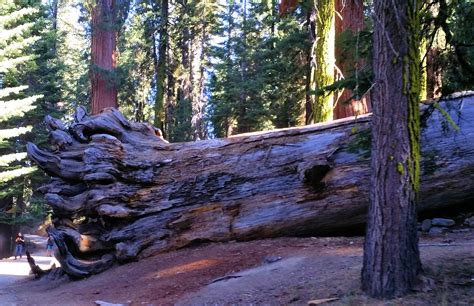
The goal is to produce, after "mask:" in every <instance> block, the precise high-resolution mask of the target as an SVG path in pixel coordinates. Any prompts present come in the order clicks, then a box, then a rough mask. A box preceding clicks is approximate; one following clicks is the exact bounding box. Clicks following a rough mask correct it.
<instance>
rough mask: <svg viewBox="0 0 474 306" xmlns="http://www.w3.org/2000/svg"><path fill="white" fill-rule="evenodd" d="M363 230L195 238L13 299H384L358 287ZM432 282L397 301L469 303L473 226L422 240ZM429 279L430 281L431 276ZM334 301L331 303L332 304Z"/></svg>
mask: <svg viewBox="0 0 474 306" xmlns="http://www.w3.org/2000/svg"><path fill="white" fill-rule="evenodd" d="M362 242H363V239H362V237H352V238H278V239H267V240H260V241H250V242H230V243H214V244H208V245H199V246H195V247H191V248H186V249H181V250H178V251H175V252H171V253H167V254H158V255H156V256H153V257H151V258H148V259H146V260H141V261H139V262H134V263H129V264H127V265H122V266H116V267H113V268H112V269H110V270H109V271H107V272H105V273H103V274H100V275H96V276H93V277H90V278H88V279H85V280H80V281H74V282H71V281H67V280H65V279H62V280H61V279H60V280H56V281H50V280H40V281H35V280H22V281H20V282H17V283H15V286H14V287H11V286H10V287H9V289H10V290H11V293H12V294H15V296H16V299H17V300H16V301H17V305H20V306H21V305H95V301H97V300H101V301H107V302H110V303H123V304H129V305H204V304H208V305H223V304H226V305H228V304H238V305H242V304H243V305H248V304H254V305H255V304H256V305H260V304H265V305H306V304H307V302H308V301H309V300H313V299H320V298H337V299H338V300H337V301H335V302H333V304H334V305H361V304H367V305H382V304H381V303H380V302H379V301H376V300H371V299H368V298H367V297H365V296H364V295H363V294H362V293H361V292H360V289H359V287H360V269H361V263H362ZM421 255H422V261H423V264H424V267H425V271H426V275H427V276H428V277H429V278H431V279H433V282H427V284H421V285H420V287H419V288H420V290H425V291H426V292H423V291H420V292H415V293H413V294H412V295H409V296H408V297H405V298H403V299H395V300H394V301H393V303H394V304H397V305H406V304H408V305H438V304H445V305H472V304H474V281H472V279H473V278H474V231H472V230H471V231H470V232H468V233H462V234H453V233H450V234H447V235H444V236H441V237H437V238H430V237H425V238H423V239H422V241H421ZM432 283H433V284H432ZM333 304H331V305H333Z"/></svg>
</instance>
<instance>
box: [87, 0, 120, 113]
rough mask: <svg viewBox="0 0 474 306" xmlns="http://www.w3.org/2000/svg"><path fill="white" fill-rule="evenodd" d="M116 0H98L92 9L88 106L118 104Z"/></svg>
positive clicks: (95, 110)
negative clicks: (116, 82) (90, 97)
mask: <svg viewBox="0 0 474 306" xmlns="http://www.w3.org/2000/svg"><path fill="white" fill-rule="evenodd" d="M115 10H116V8H115V0H97V2H96V5H95V6H94V8H93V9H92V14H91V15H92V46H91V49H92V50H91V51H92V55H91V56H92V68H91V90H92V93H91V96H92V101H91V110H92V114H98V113H100V111H101V110H102V109H104V108H105V107H118V104H117V87H116V85H115V82H114V80H113V73H114V72H115V67H116V66H117V51H116V46H117V34H118V31H117V23H116V18H115V16H116V14H115Z"/></svg>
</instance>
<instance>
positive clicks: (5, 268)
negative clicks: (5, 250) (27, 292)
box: [0, 256, 53, 276]
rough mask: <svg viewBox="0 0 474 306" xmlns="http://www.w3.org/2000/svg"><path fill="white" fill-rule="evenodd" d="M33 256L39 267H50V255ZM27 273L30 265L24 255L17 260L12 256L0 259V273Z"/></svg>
mask: <svg viewBox="0 0 474 306" xmlns="http://www.w3.org/2000/svg"><path fill="white" fill-rule="evenodd" d="M33 258H34V260H35V262H36V264H37V265H38V266H39V267H40V268H41V269H48V268H50V267H51V264H52V260H53V258H52V257H46V256H33ZM29 274H30V266H29V265H28V261H26V256H23V257H22V258H21V259H20V258H17V260H14V257H10V258H8V259H4V260H1V261H0V275H10V276H26V275H29Z"/></svg>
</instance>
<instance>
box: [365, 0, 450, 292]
mask: <svg viewBox="0 0 474 306" xmlns="http://www.w3.org/2000/svg"><path fill="white" fill-rule="evenodd" d="M374 8H375V12H374V24H375V28H374V58H373V69H374V83H375V86H374V89H373V93H372V101H373V102H374V103H373V104H374V109H373V112H374V113H373V122H372V154H373V155H372V163H371V170H372V175H371V180H370V184H371V188H370V205H369V213H368V219H367V234H366V238H365V244H364V261H363V268H362V289H363V290H364V291H365V292H367V293H368V294H369V295H370V296H373V297H377V298H392V297H395V296H400V295H405V294H407V293H409V292H410V290H411V289H412V288H413V287H414V285H415V281H416V276H417V274H418V273H419V272H420V271H421V262H420V254H419V250H418V235H417V217H416V207H417V202H418V191H419V186H420V135H421V134H420V128H421V127H420V113H419V101H420V97H419V95H420V85H421V84H420V72H421V71H420V55H419V51H418V50H419V49H418V48H419V43H420V32H421V31H420V18H419V16H420V15H419V14H420V13H419V11H420V10H421V6H420V1H416V0H415V1H405V0H393V1H388V0H377V1H375V2H374ZM439 141H441V139H440V140H439ZM438 192H439V191H438Z"/></svg>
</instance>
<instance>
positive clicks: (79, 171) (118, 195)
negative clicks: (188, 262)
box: [28, 97, 474, 277]
mask: <svg viewBox="0 0 474 306" xmlns="http://www.w3.org/2000/svg"><path fill="white" fill-rule="evenodd" d="M441 105H442V107H444V108H445V109H446V111H447V112H449V113H450V115H451V116H452V118H453V120H454V121H455V122H458V124H459V126H460V128H461V133H458V132H456V131H455V130H453V129H452V128H451V127H450V125H449V122H448V121H447V120H446V118H445V117H443V115H441V114H440V113H439V112H438V111H436V110H435V108H434V106H430V107H425V109H424V110H423V113H424V117H425V118H426V122H425V125H426V128H425V129H424V131H423V135H424V137H423V156H426V158H425V159H424V160H423V162H422V165H423V167H422V171H423V180H422V182H421V186H422V187H421V202H420V205H419V206H418V208H419V209H420V211H422V212H423V211H428V210H434V209H441V208H446V207H449V206H451V205H461V204H465V203H470V202H469V201H472V200H474V191H473V189H472V186H473V185H474V142H473V141H471V139H472V137H474V97H470V98H464V100H462V99H458V100H456V101H451V102H449V103H447V104H446V105H444V104H441ZM461 106H462V110H461ZM460 116H462V118H463V120H462V121H461V120H459V118H460ZM369 119H370V116H361V117H359V118H358V119H357V120H355V119H354V118H348V119H342V120H339V121H335V122H332V123H326V124H319V125H313V126H307V127H301V128H289V129H283V130H276V131H271V132H263V133H254V134H246V135H237V136H235V137H232V138H228V139H214V140H205V141H199V142H192V143H177V144H168V143H166V142H164V141H163V140H161V139H160V138H159V137H157V136H156V135H155V132H154V130H153V128H152V127H150V126H148V125H145V124H143V123H131V122H128V121H126V120H125V119H124V118H123V117H122V115H121V114H120V113H119V112H118V111H116V110H114V109H108V110H106V111H105V112H103V113H101V114H99V115H97V116H92V117H87V116H85V114H84V112H83V111H80V112H78V114H77V115H76V122H75V123H73V124H72V125H71V126H70V127H69V129H67V130H66V129H58V128H56V129H55V130H53V131H52V132H51V135H50V139H51V141H52V143H53V145H54V146H53V150H54V151H52V152H48V151H45V150H40V149H38V148H37V147H36V146H35V145H33V144H29V145H28V156H29V157H30V158H31V159H32V160H33V161H35V163H37V164H38V165H39V166H40V167H41V168H42V169H44V170H45V171H46V172H47V173H48V174H50V175H52V176H53V178H52V179H51V182H50V183H49V184H48V185H46V186H43V187H41V189H40V190H41V191H42V192H44V193H45V194H46V195H45V199H46V202H47V203H48V204H49V205H50V206H51V207H52V209H53V224H54V226H55V228H54V229H51V230H50V232H51V233H52V235H53V237H54V238H55V239H56V244H57V245H58V247H59V251H60V252H59V254H60V256H59V257H60V261H61V262H62V267H63V268H64V269H65V270H66V272H67V273H69V274H70V275H73V276H76V277H82V276H87V275H90V274H93V273H97V272H100V271H102V270H104V269H106V268H107V267H109V266H110V264H112V263H113V262H116V261H127V260H133V259H137V258H141V257H144V256H148V255H150V254H153V253H154V252H157V251H164V250H170V249H174V248H178V247H182V246H185V245H188V244H190V243H193V242H200V241H229V240H248V239H256V238H264V237H276V236H282V235H320V234H329V233H334V232H339V233H341V231H344V230H345V231H351V230H353V229H354V228H360V229H362V228H363V226H364V223H365V220H366V212H367V206H368V200H367V199H368V195H369V186H370V183H369V178H370V164H369V155H370V152H369V150H370V140H369V137H370V132H369V130H368V129H369ZM47 124H48V125H49V126H51V127H52V128H53V127H61V124H55V120H53V119H52V118H50V117H49V118H48V120H47ZM459 177H462V178H463V179H462V180H460V179H459Z"/></svg>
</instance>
